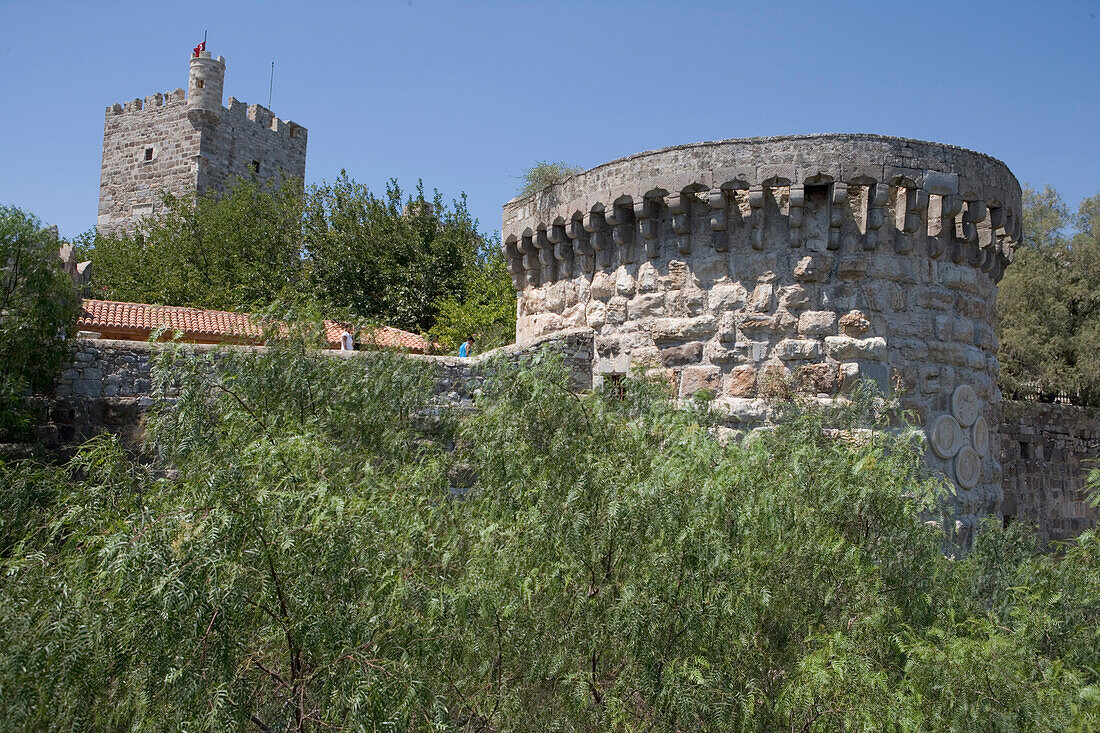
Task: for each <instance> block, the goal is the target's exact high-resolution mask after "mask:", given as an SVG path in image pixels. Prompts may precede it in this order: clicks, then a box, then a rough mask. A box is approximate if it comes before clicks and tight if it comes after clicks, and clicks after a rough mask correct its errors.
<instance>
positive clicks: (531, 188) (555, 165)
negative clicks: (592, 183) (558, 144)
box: [519, 160, 584, 197]
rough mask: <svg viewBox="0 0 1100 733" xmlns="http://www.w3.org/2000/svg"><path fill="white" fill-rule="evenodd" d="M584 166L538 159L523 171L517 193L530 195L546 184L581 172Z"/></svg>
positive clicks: (558, 181)
mask: <svg viewBox="0 0 1100 733" xmlns="http://www.w3.org/2000/svg"><path fill="white" fill-rule="evenodd" d="M583 172H584V168H579V167H577V166H574V165H569V164H568V163H565V162H562V161H560V160H558V161H548V160H540V161H538V162H537V163H535V164H534V165H533V166H531V167H530V168H527V169H525V170H524V171H523V185H522V186H521V187H520V190H519V195H520V196H521V197H523V196H530V195H531V194H533V193H535V192H536V191H541V190H542V189H544V188H546V187H547V186H553V185H554V184H555V183H561V182H562V181H564V180H565V179H566V178H569V177H570V176H575V175H577V174H578V173H583Z"/></svg>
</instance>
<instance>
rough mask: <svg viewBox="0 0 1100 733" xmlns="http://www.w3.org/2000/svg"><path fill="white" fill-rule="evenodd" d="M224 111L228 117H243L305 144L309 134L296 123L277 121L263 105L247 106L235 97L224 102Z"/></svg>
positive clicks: (273, 114)
mask: <svg viewBox="0 0 1100 733" xmlns="http://www.w3.org/2000/svg"><path fill="white" fill-rule="evenodd" d="M225 110H226V112H227V113H229V114H230V115H235V116H238V117H244V118H246V119H248V120H251V121H252V122H255V123H257V124H258V125H260V126H261V127H263V128H265V129H268V130H271V131H272V132H277V133H279V134H280V135H283V136H285V137H288V138H293V139H296V140H297V139H301V140H302V141H303V142H305V140H306V138H307V136H308V133H309V131H308V130H307V129H306V128H305V127H302V126H301V125H299V124H298V123H297V122H292V121H291V120H282V119H279V118H278V117H276V116H275V113H274V112H272V111H271V110H269V109H268V108H267V107H264V106H263V105H260V104H248V103H247V102H242V101H240V100H239V99H236V98H235V97H230V98H229V99H228V101H226V107H225Z"/></svg>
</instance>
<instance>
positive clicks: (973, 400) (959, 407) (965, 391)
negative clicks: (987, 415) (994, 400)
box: [951, 384, 981, 428]
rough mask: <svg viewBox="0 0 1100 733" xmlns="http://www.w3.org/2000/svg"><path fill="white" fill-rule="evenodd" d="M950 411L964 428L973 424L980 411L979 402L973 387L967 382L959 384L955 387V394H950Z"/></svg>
mask: <svg viewBox="0 0 1100 733" xmlns="http://www.w3.org/2000/svg"><path fill="white" fill-rule="evenodd" d="M951 412H952V413H954V415H955V417H956V418H958V420H959V423H961V424H962V426H963V427H964V428H968V427H970V426H971V425H973V424H974V421H975V420H977V419H978V414H979V413H980V412H981V404H980V403H979V402H978V395H977V394H975V393H974V388H973V387H971V386H970V385H969V384H961V385H959V386H958V387H957V388H956V389H955V394H953V395H952V396H951Z"/></svg>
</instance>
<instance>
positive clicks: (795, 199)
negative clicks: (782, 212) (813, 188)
mask: <svg viewBox="0 0 1100 733" xmlns="http://www.w3.org/2000/svg"><path fill="white" fill-rule="evenodd" d="M805 206H806V187H805V186H804V185H802V184H801V183H792V184H791V196H790V208H789V212H790V213H789V214H788V215H787V220H788V221H789V222H790V225H791V246H792V247H801V246H802V221H803V214H804V209H805Z"/></svg>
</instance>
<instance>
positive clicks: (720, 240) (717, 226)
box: [707, 188, 730, 252]
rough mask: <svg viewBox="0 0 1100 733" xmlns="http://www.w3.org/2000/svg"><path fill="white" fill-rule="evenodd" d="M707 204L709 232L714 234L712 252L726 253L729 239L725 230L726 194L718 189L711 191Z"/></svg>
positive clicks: (726, 222) (727, 209) (727, 208)
mask: <svg viewBox="0 0 1100 733" xmlns="http://www.w3.org/2000/svg"><path fill="white" fill-rule="evenodd" d="M707 204H708V205H709V206H710V230H711V231H712V232H714V251H715V252H728V251H729V248H730V238H729V234H727V233H726V229H727V228H728V227H729V201H728V200H727V198H726V192H725V191H723V190H722V189H720V188H715V189H711V191H710V193H709V194H708V195H707Z"/></svg>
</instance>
